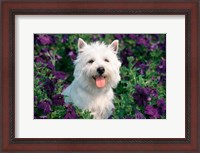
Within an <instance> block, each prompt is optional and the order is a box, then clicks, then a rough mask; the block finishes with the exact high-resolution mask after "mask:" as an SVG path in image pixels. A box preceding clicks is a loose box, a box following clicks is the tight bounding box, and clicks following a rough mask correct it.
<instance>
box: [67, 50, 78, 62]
mask: <svg viewBox="0 0 200 153" xmlns="http://www.w3.org/2000/svg"><path fill="white" fill-rule="evenodd" d="M68 56H69V57H70V58H71V60H72V61H74V60H75V59H76V56H77V55H76V53H75V52H74V51H70V52H69V53H68Z"/></svg>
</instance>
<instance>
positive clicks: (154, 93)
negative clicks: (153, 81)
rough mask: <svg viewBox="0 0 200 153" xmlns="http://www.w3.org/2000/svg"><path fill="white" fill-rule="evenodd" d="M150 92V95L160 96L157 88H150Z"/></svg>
mask: <svg viewBox="0 0 200 153" xmlns="http://www.w3.org/2000/svg"><path fill="white" fill-rule="evenodd" d="M149 92H150V95H151V96H152V97H156V98H157V97H158V92H157V90H156V89H153V88H149Z"/></svg>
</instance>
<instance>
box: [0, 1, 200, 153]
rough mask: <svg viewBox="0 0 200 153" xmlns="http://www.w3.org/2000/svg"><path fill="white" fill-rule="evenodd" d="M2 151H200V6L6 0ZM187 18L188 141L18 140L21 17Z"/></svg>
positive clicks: (111, 139) (125, 139) (177, 139)
mask: <svg viewBox="0 0 200 153" xmlns="http://www.w3.org/2000/svg"><path fill="white" fill-rule="evenodd" d="M1 5H2V35H1V37H2V50H1V52H0V55H1V56H0V57H1V60H0V61H2V64H1V66H0V68H1V74H2V78H1V85H2V88H1V92H0V93H1V96H0V97H2V98H1V107H0V109H1V111H2V113H1V114H2V119H1V123H2V124H1V126H0V127H1V131H2V137H1V138H2V144H3V145H2V150H1V151H2V152H14V151H33V152H37V151H38V152H39V151H48V152H50V151H54V152H56V151H65V152H67V151H69V152H70V151H72V152H73V151H74V152H75V151H76V152H81V151H85V152H87V151H92V152H98V151H105V152H109V151H110V152H112V151H113V152H115V151H121V152H126V151H127V152H128V151H134V152H137V151H138V152H140V151H144V152H163V151H165V152H173V151H174V152H177V153H178V152H182V153H183V152H184V153H186V152H187V153H189V152H191V153H197V152H200V145H199V141H200V140H199V138H200V136H199V133H200V129H199V127H200V125H199V124H200V120H199V116H200V113H199V112H200V108H199V106H200V105H199V104H198V103H199V99H198V98H199V96H198V94H199V80H198V79H199V78H198V77H199V64H198V59H199V52H198V51H199V49H198V41H199V35H198V30H199V28H198V26H199V16H198V11H199V8H198V7H199V6H198V5H199V2H198V1H195V0H194V1H192V0H191V1H180V0H179V1H177V2H174V1H170V0H168V1H165V2H162V1H159V2H156V3H155V2H154V1H149V2H139V1H122V0H121V1H110V2H109V1H102V2H101V1H95V2H93V1H90V2H87V1H59V2H56V1H50V0H49V1H45V0H44V1H42V0H41V1H14V0H13V1H3V2H1ZM62 14H67V15H68V14H70V15H82V14H84V15H185V21H186V22H185V29H186V30H185V35H186V38H185V48H186V51H185V53H186V54H185V61H186V65H185V70H186V79H185V80H186V82H185V84H186V97H185V106H186V110H185V113H186V117H185V125H186V126H185V138H141V139H140V138H49V139H47V138H41V139H40V138H15V15H62Z"/></svg>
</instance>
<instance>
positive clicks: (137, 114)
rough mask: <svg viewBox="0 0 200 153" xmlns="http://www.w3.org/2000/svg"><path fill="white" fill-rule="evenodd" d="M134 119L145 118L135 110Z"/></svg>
mask: <svg viewBox="0 0 200 153" xmlns="http://www.w3.org/2000/svg"><path fill="white" fill-rule="evenodd" d="M135 119H145V116H144V115H143V114H142V113H141V112H140V111H138V110H136V112H135Z"/></svg>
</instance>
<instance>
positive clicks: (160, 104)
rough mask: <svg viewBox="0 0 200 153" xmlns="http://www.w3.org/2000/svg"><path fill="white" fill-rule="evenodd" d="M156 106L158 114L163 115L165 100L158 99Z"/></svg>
mask: <svg viewBox="0 0 200 153" xmlns="http://www.w3.org/2000/svg"><path fill="white" fill-rule="evenodd" d="M157 105H158V112H159V114H160V115H165V114H166V103H165V99H164V98H162V99H159V100H158V101H157Z"/></svg>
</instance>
